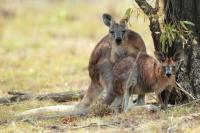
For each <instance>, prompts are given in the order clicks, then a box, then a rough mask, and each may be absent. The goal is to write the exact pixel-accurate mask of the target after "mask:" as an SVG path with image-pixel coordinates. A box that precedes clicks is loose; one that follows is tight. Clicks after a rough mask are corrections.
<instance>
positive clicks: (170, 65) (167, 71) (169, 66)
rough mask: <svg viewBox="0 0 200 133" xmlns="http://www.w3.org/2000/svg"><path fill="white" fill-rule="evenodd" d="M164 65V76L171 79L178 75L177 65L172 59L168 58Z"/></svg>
mask: <svg viewBox="0 0 200 133" xmlns="http://www.w3.org/2000/svg"><path fill="white" fill-rule="evenodd" d="M161 64H162V72H163V74H164V75H165V76H166V77H168V78H170V77H171V76H172V75H176V63H175V62H174V61H173V60H172V58H166V60H165V61H164V62H162V63H161Z"/></svg>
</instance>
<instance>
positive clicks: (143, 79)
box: [113, 54, 176, 104]
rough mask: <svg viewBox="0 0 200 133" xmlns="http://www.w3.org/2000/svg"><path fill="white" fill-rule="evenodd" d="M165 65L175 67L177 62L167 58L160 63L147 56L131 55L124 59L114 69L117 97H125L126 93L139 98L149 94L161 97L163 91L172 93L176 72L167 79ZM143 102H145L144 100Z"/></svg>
mask: <svg viewBox="0 0 200 133" xmlns="http://www.w3.org/2000/svg"><path fill="white" fill-rule="evenodd" d="M165 65H175V62H174V61H173V60H172V58H167V59H166V60H165V61H164V62H162V63H159V62H158V61H157V60H155V59H154V58H153V57H151V56H149V55H147V54H141V55H139V57H138V58H137V57H136V55H131V56H129V57H126V58H124V59H122V60H121V61H120V62H118V63H116V65H115V66H114V67H113V76H114V79H113V85H114V87H113V88H114V89H115V91H116V92H115V93H116V95H124V93H125V91H128V92H129V93H132V94H138V98H139V96H144V95H145V94H146V93H149V92H155V93H156V94H157V95H160V93H161V92H162V91H163V90H166V89H167V90H169V91H171V89H172V87H173V86H174V85H175V81H176V80H175V70H174V71H173V74H172V75H171V76H170V77H167V76H165V74H164V70H163V66H165ZM134 70H135V71H134ZM131 71H134V73H131V74H132V75H131V76H132V78H131V79H132V80H130V81H128V79H129V78H130V72H131ZM127 81H128V82H129V83H127ZM142 98H144V97H142ZM113 99H114V97H113ZM138 100H139V99H138ZM141 100H142V101H143V99H141ZM159 100H160V99H159ZM160 102H162V101H160ZM139 104H140V103H139Z"/></svg>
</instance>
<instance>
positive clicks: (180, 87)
mask: <svg viewBox="0 0 200 133" xmlns="http://www.w3.org/2000/svg"><path fill="white" fill-rule="evenodd" d="M176 85H177V86H178V89H180V90H181V91H182V92H183V93H185V94H186V95H187V96H189V97H190V98H192V100H195V97H194V96H192V95H191V94H190V93H189V92H187V91H186V90H185V89H184V88H183V87H182V86H181V85H180V84H179V83H178V82H176Z"/></svg>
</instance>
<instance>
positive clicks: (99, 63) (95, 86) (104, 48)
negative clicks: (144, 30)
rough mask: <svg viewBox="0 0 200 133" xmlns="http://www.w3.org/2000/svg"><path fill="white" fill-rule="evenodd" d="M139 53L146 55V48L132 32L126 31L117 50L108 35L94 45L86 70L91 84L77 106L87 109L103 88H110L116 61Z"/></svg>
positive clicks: (136, 34) (140, 39)
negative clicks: (118, 51)
mask: <svg viewBox="0 0 200 133" xmlns="http://www.w3.org/2000/svg"><path fill="white" fill-rule="evenodd" d="M113 49H116V50H119V49H120V50H122V51H120V52H121V53H117V52H116V51H115V50H113ZM139 51H140V52H144V53H146V47H145V44H144V41H143V40H142V38H141V37H140V35H139V34H138V33H136V32H134V31H131V30H127V32H126V33H125V39H124V41H123V43H122V44H121V45H120V47H119V48H118V47H117V46H116V44H114V40H112V39H111V37H110V35H106V36H105V37H104V38H103V39H102V40H101V41H100V42H99V43H98V44H97V45H96V47H95V48H94V50H93V52H92V54H91V56H90V61H89V67H88V70H89V75H90V78H91V84H90V86H89V88H88V90H87V92H86V95H85V96H84V98H83V100H82V101H81V102H80V103H79V106H81V107H88V106H89V105H90V104H91V103H92V102H93V101H94V100H96V99H97V96H98V95H99V94H100V93H101V91H102V90H103V88H106V89H107V88H108V86H109V85H110V86H112V80H113V79H112V67H113V64H114V63H115V62H116V61H117V60H119V59H121V58H123V57H125V56H127V55H129V54H133V53H136V54H137V53H138V52H139ZM105 78H108V79H105ZM108 82H109V83H108ZM110 88H112V87H110ZM110 91H112V89H111V90H110ZM109 101H110V100H109V98H108V99H107V100H105V102H104V103H105V104H110V102H109Z"/></svg>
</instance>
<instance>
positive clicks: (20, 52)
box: [0, 0, 197, 132]
mask: <svg viewBox="0 0 200 133" xmlns="http://www.w3.org/2000/svg"><path fill="white" fill-rule="evenodd" d="M132 4H133V3H132V1H129V0H127V1H123V2H122V1H120V0H110V1H107V0H101V1H88V0H83V1H81V0H60V1H51V2H50V1H48V0H47V1H46V0H44V1H42V0H41V1H39V0H38V1H34V0H27V1H23V2H20V1H18V0H16V1H15V2H13V1H11V0H3V2H2V1H0V9H2V10H3V11H5V12H7V15H6V16H3V15H0V27H1V28H0V96H1V97H3V96H8V95H7V92H8V91H25V92H33V93H51V92H63V91H67V90H79V89H87V87H88V84H89V82H90V79H89V76H88V71H87V66H88V62H89V56H90V54H91V51H92V49H93V48H94V46H95V45H96V44H97V42H98V41H99V40H100V39H101V38H102V37H103V36H104V35H105V34H107V32H108V29H107V27H106V26H105V25H104V24H103V22H102V20H101V15H102V13H104V12H108V13H111V14H112V15H113V16H114V18H116V20H119V19H120V18H121V17H122V16H123V14H124V12H125V10H126V9H127V8H129V7H134V6H133V5H132ZM135 10H137V9H135ZM130 28H131V29H133V30H135V31H136V32H139V33H140V35H141V36H142V38H143V39H144V41H145V43H146V46H147V50H148V52H149V53H150V54H152V53H153V47H152V39H151V35H150V32H149V27H148V20H147V19H145V17H144V16H143V15H142V14H140V15H139V17H138V18H137V14H136V13H135V12H134V15H133V17H132V18H131V26H130ZM56 104H57V103H54V102H52V101H42V102H41V101H40V102H39V101H35V100H31V101H27V102H22V103H17V104H13V105H8V106H0V114H1V115H0V121H3V120H7V119H12V117H13V116H14V114H17V113H19V112H22V111H24V110H27V109H31V108H36V107H41V106H48V105H56ZM191 112H197V111H195V108H194V107H187V108H175V109H170V110H168V111H164V112H160V113H158V114H157V115H158V116H159V117H160V118H159V120H167V119H168V116H172V115H173V116H177V117H178V116H182V115H183V114H184V115H185V114H188V113H191ZM132 116H134V118H135V119H136V120H137V122H138V123H141V124H143V125H144V123H149V125H147V126H146V127H145V128H146V129H145V130H150V131H160V127H159V125H157V124H159V122H158V121H156V122H153V120H152V119H151V118H150V116H149V114H148V112H138V113H137V112H136V113H133V114H131V113H130V114H121V115H119V116H118V115H116V116H107V117H103V118H99V117H97V118H96V117H95V118H94V117H92V118H88V119H85V118H80V119H79V120H77V121H76V123H78V124H80V125H81V124H87V123H90V122H91V121H93V122H99V123H104V121H113V120H114V119H115V120H118V119H122V120H124V119H128V118H130V117H132ZM149 119H150V120H149ZM57 124H63V123H62V120H61V119H53V120H49V121H39V122H36V125H32V124H30V123H25V122H19V123H13V124H11V125H4V126H0V132H48V131H50V130H49V129H48V128H46V126H48V125H57ZM102 130H103V129H102ZM189 130H190V129H188V130H187V131H189ZM91 131H95V130H91ZM104 131H105V132H109V131H110V132H114V131H118V132H120V131H121V132H122V129H121V128H120V127H119V128H117V129H108V128H105V129H104ZM75 132H76V131H75ZM80 132H85V129H82V130H80Z"/></svg>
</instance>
